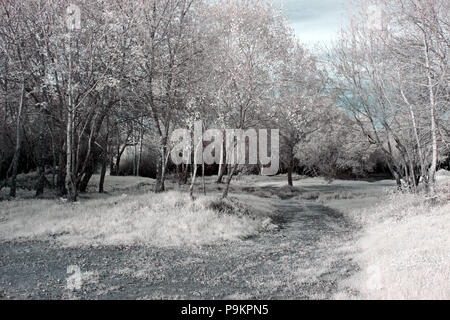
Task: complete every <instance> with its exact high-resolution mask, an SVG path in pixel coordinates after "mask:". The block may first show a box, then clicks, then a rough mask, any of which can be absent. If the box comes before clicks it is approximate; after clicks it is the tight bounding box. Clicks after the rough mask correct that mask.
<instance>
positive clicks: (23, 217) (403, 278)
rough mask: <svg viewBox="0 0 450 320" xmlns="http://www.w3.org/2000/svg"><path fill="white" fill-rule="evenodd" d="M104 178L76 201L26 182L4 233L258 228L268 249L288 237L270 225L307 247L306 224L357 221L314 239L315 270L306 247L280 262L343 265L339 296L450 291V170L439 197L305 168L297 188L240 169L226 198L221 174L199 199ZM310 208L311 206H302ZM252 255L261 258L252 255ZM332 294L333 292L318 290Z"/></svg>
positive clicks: (188, 238) (109, 239) (141, 237)
mask: <svg viewBox="0 0 450 320" xmlns="http://www.w3.org/2000/svg"><path fill="white" fill-rule="evenodd" d="M23 179H26V178H23ZM97 180H98V176H94V178H93V179H92V181H91V184H90V186H89V191H90V192H88V193H86V194H83V195H81V196H80V201H79V202H77V203H74V204H68V203H66V202H65V201H64V200H63V199H52V198H50V195H47V197H44V198H42V199H34V198H32V195H30V194H29V192H28V191H26V190H25V191H23V192H21V193H19V195H20V197H19V198H18V199H16V200H12V201H2V202H0V240H1V241H9V242H11V241H15V242H25V243H26V242H27V241H30V240H38V241H52V242H54V243H56V244H58V245H59V246H61V247H66V248H70V247H72V248H83V247H86V248H92V247H96V246H112V247H114V246H121V245H127V246H130V245H131V246H134V245H138V246H148V247H153V248H160V249H162V250H164V248H185V247H186V246H188V247H192V248H195V247H198V246H203V245H215V244H218V243H223V242H234V243H236V242H238V243H239V242H241V243H242V244H244V243H245V246H246V247H249V246H250V247H251V243H249V242H248V241H247V239H251V238H253V237H256V236H258V237H260V239H261V241H262V240H263V239H264V241H265V242H264V241H263V242H264V245H262V244H259V246H260V247H261V248H259V249H258V250H259V251H261V252H264V251H265V249H264V248H265V246H267V248H270V250H274V248H278V247H280V244H275V243H270V241H272V240H273V239H275V238H274V237H273V236H268V235H269V234H272V233H273V232H275V233H280V235H282V234H283V232H284V233H286V232H288V233H286V235H289V236H288V238H286V240H285V242H283V240H282V238H276V239H277V241H281V242H280V243H284V244H285V245H286V246H288V247H289V248H287V247H286V249H289V250H300V251H301V250H302V244H301V240H300V243H298V242H297V241H298V240H289V239H297V238H299V239H302V238H301V236H297V233H298V235H301V234H302V233H304V234H305V236H306V238H305V241H306V239H312V238H311V237H314V236H315V235H314V234H310V233H309V230H305V228H308V225H311V232H312V231H313V232H318V231H317V230H322V229H323V228H324V227H323V226H326V225H327V224H328V227H326V228H327V230H328V229H329V231H327V232H332V234H338V233H339V232H341V233H342V232H349V231H348V230H350V229H351V230H352V231H351V232H352V235H351V236H349V237H343V236H338V237H334V236H327V235H326V234H324V235H322V238H321V239H322V240H320V242H317V243H316V244H315V247H312V248H311V250H313V251H312V253H313V252H314V250H316V252H317V254H319V255H323V259H325V260H323V261H322V262H323V263H320V264H319V260H320V259H319V260H317V261H316V262H314V263H313V264H312V266H313V267H312V268H313V269H314V268H315V270H313V269H311V270H310V269H308V268H306V269H304V268H305V267H304V266H305V263H306V265H307V261H301V262H299V261H296V260H295V259H300V258H299V257H308V255H305V256H302V255H300V254H297V253H296V254H293V255H291V258H292V259H294V258H295V259H294V260H295V261H294V260H292V259H290V258H288V257H287V256H285V254H284V255H283V261H286V262H285V263H282V262H281V261H280V262H279V263H281V264H277V267H276V269H277V270H278V271H277V272H278V273H279V272H281V271H280V270H284V271H283V272H284V274H285V276H286V277H287V278H289V277H290V276H289V274H290V275H291V276H292V277H294V278H293V279H296V280H292V281H294V282H295V283H297V281H300V282H299V283H309V282H310V281H312V280H306V279H313V278H314V279H316V280H314V281H324V280H323V277H326V274H328V273H329V272H335V273H336V274H335V275H334V276H333V277H334V278H336V279H337V280H338V282H339V287H340V288H341V290H337V291H336V292H334V294H333V298H335V299H343V298H352V299H354V298H356V299H428V298H433V299H449V298H450V233H449V231H448V230H450V204H449V196H448V195H449V194H450V183H449V180H450V179H449V176H448V172H445V171H441V172H440V173H439V175H438V186H439V187H438V193H437V196H436V197H434V198H432V199H430V198H429V197H426V196H424V195H411V194H402V193H397V192H395V186H394V183H393V181H390V180H383V181H377V182H367V181H345V180H335V181H334V182H332V183H328V182H327V181H325V180H323V179H321V178H306V177H302V176H296V177H295V179H294V180H295V181H294V187H293V188H289V187H288V186H287V185H286V177H285V176H277V177H271V178H268V177H259V176H242V177H241V176H238V177H237V178H236V180H235V181H234V182H233V184H232V188H231V192H230V199H229V200H225V201H220V200H218V196H219V195H220V193H221V191H222V188H223V185H220V184H216V183H214V177H208V178H207V179H206V192H207V195H206V196H204V195H202V190H201V182H200V180H199V181H198V182H197V185H196V200H195V201H191V200H190V199H189V196H188V193H187V186H179V185H178V184H177V183H176V182H175V181H171V180H170V179H169V181H168V184H167V186H168V189H169V191H168V192H166V193H161V194H154V193H153V192H151V190H152V189H153V185H154V181H153V180H152V179H147V178H136V177H109V176H108V177H107V180H106V185H105V189H106V191H107V194H103V195H100V194H97V193H95V189H96V183H97ZM3 191H5V189H4V190H3ZM27 192H28V193H27ZM306 204H307V205H306ZM283 208H285V209H283ZM314 208H317V210H324V209H319V208H329V209H327V210H326V211H324V212H325V213H326V214H325V215H324V214H322V213H321V214H318V215H316V214H315V213H314V212H309V211H311V210H313V211H314V210H316V209H314ZM283 210H284V211H283ZM305 210H309V211H308V212H306V213H307V214H305V213H302V212H305ZM330 212H336V213H340V214H342V218H339V217H337V218H336V219H338V220H339V219H341V220H342V219H344V220H348V221H351V223H352V224H353V227H351V228H350V229H349V227H345V228H344V229H342V228H341V227H340V226H339V225H340V223H338V224H336V221H338V220H333V219H335V218H333V219H332V220H330V221H328V220H327V219H329V218H327V217H328V216H327V215H329V214H330ZM287 216H289V217H291V218H289V219H291V220H289V219H288V218H287ZM292 217H294V218H292ZM295 217H297V218H295ZM292 219H293V220H292ZM311 219H312V220H311ZM315 219H320V223H322V224H323V226H319V225H317V223H316V222H315V221H316V220H315ZM344 220H343V223H346V222H345V221H344ZM280 221H291V222H283V223H284V224H286V223H287V225H285V226H284V227H283V228H286V229H284V230H280V229H279V227H280ZM295 221H297V222H295ZM327 221H328V222H327ZM296 230H297V231H296ZM319 232H320V231H319ZM289 237H290V238H289ZM271 239H272V240H271ZM308 241H310V240H308ZM294 243H295V244H294ZM305 243H306V242H305ZM319 244H320V245H319ZM255 245H256V243H255ZM290 246H295V247H290ZM297 246H299V247H297ZM250 247H249V250H250ZM238 248H239V246H238ZM255 248H256V247H255ZM158 250H159V249H158ZM238 251H239V249H238ZM319 251H320V253H319ZM322 251H323V252H322ZM281 252H283V251H281ZM293 252H296V251H293ZM337 257H341V258H339V259H342V257H345V259H350V260H352V261H355V262H356V263H357V264H358V266H359V270H360V271H359V272H356V273H353V274H352V276H351V277H347V276H341V275H340V272H342V270H343V269H342V268H340V269H336V268H334V267H332V264H333V263H335V262H333V261H337V260H336V259H337ZM235 258H236V261H238V260H239V259H240V258H239V256H236V257H235ZM242 259H244V258H243V257H242ZM302 259H303V258H302ZM291 260H292V261H291ZM288 261H290V262H288ZM286 263H288V265H285V264H286ZM249 264H250V265H253V264H252V263H251V261H250V262H249ZM314 266H315V267H314ZM319 266H320V267H319ZM210 267H211V268H213V269H214V268H215V267H214V266H210ZM318 268H319V269H320V270H319V269H318ZM327 269H328V271H326V270H327ZM330 270H334V271H330ZM242 272H245V270H243V271H242ZM319 274H321V276H320V277H318V275H319ZM295 275H302V277H304V278H302V279H297V276H295ZM280 276H281V275H280ZM277 281H278V282H279V280H277ZM333 281H334V280H333ZM278 282H277V283H278ZM330 283H331V282H330ZM333 283H334V282H333ZM292 290H293V289H292ZM292 292H295V291H292ZM323 297H326V295H323V294H319V295H317V296H316V298H323Z"/></svg>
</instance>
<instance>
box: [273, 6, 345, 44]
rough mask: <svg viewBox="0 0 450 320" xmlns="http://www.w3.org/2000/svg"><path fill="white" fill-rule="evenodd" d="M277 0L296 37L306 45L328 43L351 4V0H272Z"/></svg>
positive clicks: (343, 21) (343, 22)
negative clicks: (280, 2)
mask: <svg viewBox="0 0 450 320" xmlns="http://www.w3.org/2000/svg"><path fill="white" fill-rule="evenodd" d="M279 1H282V5H283V12H284V14H285V16H286V17H287V18H288V20H289V22H290V24H291V26H292V27H293V28H294V30H295V33H296V35H297V37H298V38H299V39H300V40H301V41H302V42H303V43H305V44H306V45H308V46H314V45H315V44H316V43H325V44H327V43H329V42H330V41H331V40H332V39H333V38H334V37H335V36H336V34H337V32H338V31H339V30H340V29H341V26H342V25H344V24H345V16H346V13H347V10H348V9H349V6H350V5H351V0H274V2H275V3H278V2H279Z"/></svg>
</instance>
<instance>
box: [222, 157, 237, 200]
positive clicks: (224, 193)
mask: <svg viewBox="0 0 450 320" xmlns="http://www.w3.org/2000/svg"><path fill="white" fill-rule="evenodd" d="M237 167H238V164H237V163H235V164H234V165H233V166H232V168H231V170H230V172H229V173H228V178H227V182H226V185H225V188H224V189H223V193H222V199H225V198H226V197H228V192H229V190H230V184H231V179H233V175H234V173H235V172H236V170H237Z"/></svg>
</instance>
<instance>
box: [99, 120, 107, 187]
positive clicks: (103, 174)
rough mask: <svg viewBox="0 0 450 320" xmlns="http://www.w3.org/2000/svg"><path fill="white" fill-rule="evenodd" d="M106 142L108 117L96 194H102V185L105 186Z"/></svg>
mask: <svg viewBox="0 0 450 320" xmlns="http://www.w3.org/2000/svg"><path fill="white" fill-rule="evenodd" d="M108 141H109V117H108V118H106V137H105V142H104V144H103V153H102V169H101V171H100V181H99V183H98V192H99V193H104V192H105V190H104V185H105V175H106V167H107V166H108V159H109V157H108V154H109V153H108Z"/></svg>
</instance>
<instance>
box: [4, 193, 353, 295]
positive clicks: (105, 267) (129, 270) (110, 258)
mask: <svg viewBox="0 0 450 320" xmlns="http://www.w3.org/2000/svg"><path fill="white" fill-rule="evenodd" d="M277 210H278V211H279V215H278V218H277V220H276V221H275V222H276V223H277V224H278V225H279V229H278V230H273V231H271V232H268V233H264V234H262V235H260V236H257V237H254V238H249V239H245V240H242V241H239V242H233V243H230V242H223V243H219V244H214V245H208V246H201V247H192V248H177V249H162V248H148V247H139V246H131V247H104V248H58V247H57V246H56V245H54V244H52V243H50V242H39V241H27V242H5V243H0V299H5V298H7V299H11V298H13V299H14V298H20V299H23V298H26V299H29V298H32V299H61V298H72V299H76V298H82V299H86V298H87V299H99V298H100V299H109V298H112V299H176V298H185V299H224V298H226V299H233V298H236V299H310V298H313V299H324V298H331V297H332V296H333V294H334V293H335V292H336V291H337V290H343V288H340V287H339V286H338V284H339V282H340V280H342V279H344V278H346V277H348V276H349V275H351V274H352V273H353V272H354V271H355V270H356V269H357V266H356V265H355V264H354V263H353V262H352V260H351V259H350V258H349V252H348V251H346V250H345V249H343V248H345V246H342V245H343V244H345V243H346V241H351V239H352V237H353V235H354V232H355V228H356V227H355V226H354V225H352V224H350V223H349V222H347V221H346V220H345V219H344V218H343V217H342V216H341V215H340V214H339V213H338V212H336V211H334V210H332V209H330V208H327V207H324V206H322V205H320V204H318V203H316V202H313V201H299V200H295V199H290V200H284V201H282V202H281V203H280V204H279V205H278V207H277ZM70 265H75V266H77V267H79V268H80V271H81V280H82V282H81V283H82V285H81V288H80V289H79V290H69V289H67V277H68V276H70V275H69V274H67V267H68V266H70ZM344 290H345V288H344Z"/></svg>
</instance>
